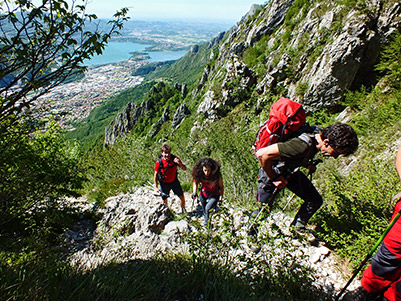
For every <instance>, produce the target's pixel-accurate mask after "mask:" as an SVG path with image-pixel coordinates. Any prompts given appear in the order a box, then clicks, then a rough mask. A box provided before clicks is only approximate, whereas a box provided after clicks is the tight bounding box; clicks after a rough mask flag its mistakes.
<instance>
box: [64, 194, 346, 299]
mask: <svg viewBox="0 0 401 301" xmlns="http://www.w3.org/2000/svg"><path fill="white" fill-rule="evenodd" d="M187 198H188V199H189V195H187ZM169 204H170V206H171V209H170V208H168V207H167V206H166V205H164V204H163V203H162V201H161V199H160V197H157V196H155V195H154V194H153V191H152V190H151V189H148V188H147V187H142V188H135V189H134V191H133V192H132V193H131V194H124V195H119V196H115V197H111V198H109V199H107V200H106V207H105V209H103V210H102V211H101V213H102V218H101V219H100V221H99V222H98V224H97V227H96V230H95V231H94V232H93V231H92V232H91V234H88V237H87V239H86V241H85V242H83V240H84V239H83V238H82V237H80V238H79V241H75V242H74V241H73V238H74V237H78V236H79V235H78V234H76V233H74V231H76V232H77V233H87V232H85V231H83V229H82V227H84V225H85V223H83V222H82V221H81V223H80V227H81V229H79V226H77V227H75V228H74V227H73V228H72V230H69V231H68V233H67V234H66V237H68V239H69V243H68V246H69V247H70V255H69V258H70V263H71V264H72V265H75V266H79V267H80V268H82V269H95V268H97V267H99V266H100V265H104V264H107V263H109V262H111V261H113V262H125V261H129V260H135V259H151V258H152V257H154V256H155V255H156V254H160V253H170V252H176V253H182V254H187V252H188V247H189V245H188V242H187V241H186V240H185V238H184V236H185V235H187V234H188V233H191V235H195V236H196V234H197V233H199V234H201V232H203V231H212V232H213V236H216V237H219V239H218V241H220V247H219V248H221V247H222V246H224V248H225V252H227V253H225V254H226V255H225V256H223V257H224V258H221V259H222V260H225V261H226V263H225V264H227V260H228V261H230V262H231V264H232V266H233V269H234V270H236V273H255V274H258V273H263V270H259V268H258V266H259V265H258V262H259V261H260V262H264V264H266V261H267V262H268V265H269V269H271V270H273V271H274V270H275V269H277V270H280V269H283V268H285V265H286V264H289V265H291V267H288V268H294V267H295V266H299V267H304V268H306V269H312V270H313V272H312V277H313V278H314V285H315V286H316V287H317V288H318V289H319V290H320V291H322V292H326V294H327V295H331V296H334V294H336V293H337V292H338V291H339V290H340V289H341V288H342V287H343V286H344V282H345V280H344V279H343V275H342V273H341V272H340V271H339V270H338V262H337V260H336V257H335V256H334V254H333V253H332V252H331V251H330V249H329V248H327V247H326V246H325V245H324V243H323V242H319V241H315V240H314V242H313V243H311V241H312V240H311V239H314V238H313V236H312V237H311V236H310V235H306V236H305V237H302V238H300V237H297V236H294V235H293V234H291V232H290V231H289V224H290V222H291V220H292V219H291V218H290V217H288V216H286V215H285V214H284V213H282V212H278V213H274V214H271V215H270V217H269V218H268V219H266V220H265V221H264V222H263V223H262V224H261V227H260V232H259V235H258V239H262V237H270V241H271V243H263V244H261V245H254V244H253V243H251V242H250V240H249V239H248V234H247V229H248V226H249V223H250V219H249V216H248V214H246V213H245V210H243V209H242V208H235V209H234V208H231V207H229V208H225V210H221V211H219V212H218V213H217V214H213V215H212V217H211V223H212V224H211V227H212V229H211V230H206V229H205V228H199V227H198V226H195V225H197V224H198V225H199V224H201V223H202V219H203V217H202V211H201V207H200V206H198V207H193V205H191V204H190V203H189V204H188V203H187V211H188V212H191V210H192V212H191V215H192V217H191V218H187V219H181V220H174V219H173V214H172V211H171V210H173V211H178V210H179V208H180V207H179V200H178V198H177V199H174V200H169ZM83 208H87V206H86V205H85V206H84V207H83ZM199 219H200V221H198V220H199ZM199 222H200V223H199ZM227 227H228V232H229V233H235V234H232V236H230V235H227ZM74 229H75V230H74ZM208 235H211V234H208ZM234 240H235V243H233V241H234ZM74 243H75V244H80V245H81V246H82V247H80V248H74ZM216 252H217V251H216ZM251 263H252V264H251ZM261 266H262V265H261ZM351 288H352V286H351Z"/></svg>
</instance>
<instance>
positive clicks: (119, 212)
mask: <svg viewBox="0 0 401 301" xmlns="http://www.w3.org/2000/svg"><path fill="white" fill-rule="evenodd" d="M169 201H170V202H171V200H169ZM173 208H175V209H177V210H178V201H177V204H175V203H174V205H173ZM189 231H191V227H190V226H189V224H188V222H187V221H185V220H181V221H174V220H173V214H172V212H171V210H170V209H169V207H167V206H166V205H164V204H163V202H162V200H161V198H160V197H156V196H155V195H153V193H152V192H151V191H150V190H149V189H146V188H137V189H136V190H135V191H134V192H133V193H132V194H124V195H119V196H115V197H111V198H109V199H107V200H106V207H105V210H104V213H103V217H102V218H101V220H100V221H99V222H98V224H97V227H96V230H95V231H94V233H93V237H92V236H91V240H92V242H91V244H89V245H88V246H87V247H86V248H83V249H81V250H79V251H78V252H75V253H74V254H72V255H71V257H70V260H71V264H74V265H77V266H80V267H82V268H83V269H92V268H96V267H97V266H99V265H101V264H105V263H107V262H110V261H112V260H115V261H119V262H121V261H124V260H129V259H138V258H140V259H149V258H151V257H153V256H154V255H155V254H156V253H158V252H173V251H174V252H175V251H183V250H184V249H185V247H186V245H185V244H182V239H181V236H182V234H183V233H188V232H189ZM69 235H70V236H72V235H73V234H69Z"/></svg>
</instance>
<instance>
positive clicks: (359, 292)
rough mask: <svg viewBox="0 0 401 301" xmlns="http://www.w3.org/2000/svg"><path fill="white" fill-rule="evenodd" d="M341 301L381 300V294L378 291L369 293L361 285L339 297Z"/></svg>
mask: <svg viewBox="0 0 401 301" xmlns="http://www.w3.org/2000/svg"><path fill="white" fill-rule="evenodd" d="M341 300H342V301H379V300H380V301H381V300H383V295H382V294H380V293H369V292H368V291H367V290H365V289H364V287H363V286H362V285H361V286H360V287H358V288H356V289H354V290H353V291H350V292H348V293H346V294H345V295H344V297H343V298H342V299H341Z"/></svg>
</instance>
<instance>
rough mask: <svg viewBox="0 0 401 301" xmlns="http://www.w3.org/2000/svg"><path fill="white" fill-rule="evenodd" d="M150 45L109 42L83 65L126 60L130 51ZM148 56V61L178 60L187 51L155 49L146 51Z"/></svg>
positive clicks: (143, 48) (129, 55)
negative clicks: (101, 52)
mask: <svg viewBox="0 0 401 301" xmlns="http://www.w3.org/2000/svg"><path fill="white" fill-rule="evenodd" d="M149 46H150V45H146V44H137V43H132V42H109V44H108V45H107V47H106V48H105V50H104V51H103V54H102V55H97V56H94V57H93V58H92V59H90V60H87V61H85V65H87V66H93V65H103V64H110V63H117V62H121V61H126V60H128V59H129V58H130V57H131V54H130V53H131V52H135V51H144V50H145V49H146V48H147V47H149ZM147 53H148V55H149V56H150V59H148V60H147V61H148V62H162V61H169V60H178V59H180V58H181V57H183V56H184V55H185V54H186V53H187V51H155V52H147Z"/></svg>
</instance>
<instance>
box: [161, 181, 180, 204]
mask: <svg viewBox="0 0 401 301" xmlns="http://www.w3.org/2000/svg"><path fill="white" fill-rule="evenodd" d="M160 188H161V189H160V190H161V192H162V199H163V200H165V199H167V195H168V194H169V193H170V190H173V192H174V194H176V195H177V196H178V197H180V196H182V195H184V192H183V191H182V187H181V184H180V182H179V181H178V179H177V178H176V179H175V180H174V181H173V182H171V183H160ZM163 194H164V195H163Z"/></svg>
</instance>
